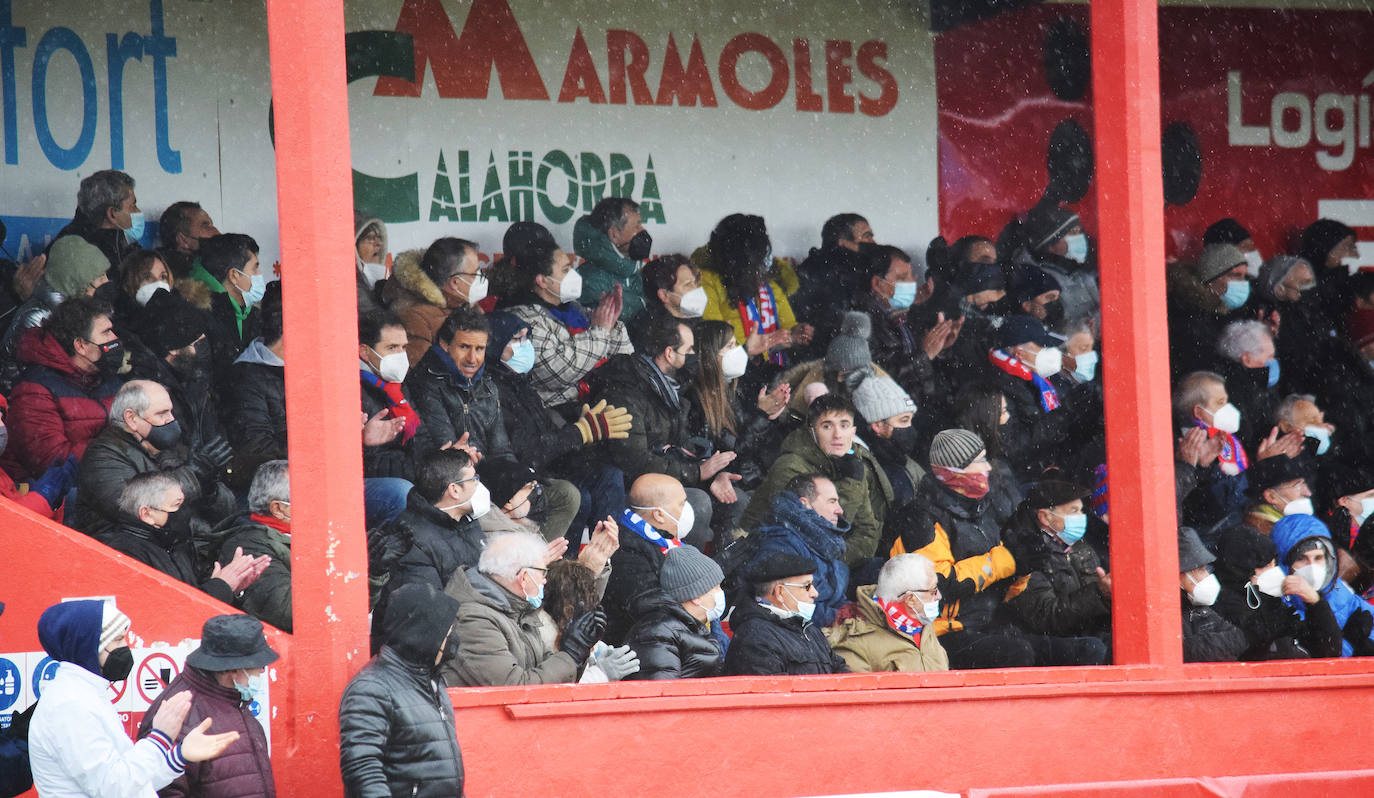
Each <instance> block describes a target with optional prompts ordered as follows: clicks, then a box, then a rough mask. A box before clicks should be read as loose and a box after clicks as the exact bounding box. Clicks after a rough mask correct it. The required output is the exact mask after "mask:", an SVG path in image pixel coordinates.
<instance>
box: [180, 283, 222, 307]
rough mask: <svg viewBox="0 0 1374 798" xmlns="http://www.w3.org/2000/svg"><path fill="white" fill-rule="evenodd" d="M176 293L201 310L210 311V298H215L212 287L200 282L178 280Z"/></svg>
mask: <svg viewBox="0 0 1374 798" xmlns="http://www.w3.org/2000/svg"><path fill="white" fill-rule="evenodd" d="M176 291H177V293H178V294H180V295H181V298H182V299H184V300H186V301H187V302H189V303H191V304H192V305H194V306H195V307H198V308H200V309H201V310H209V309H210V297H211V296H213V292H212V291H211V290H210V286H208V285H206V284H205V283H203V282H201V281H200V280H191V279H182V280H177V284H176Z"/></svg>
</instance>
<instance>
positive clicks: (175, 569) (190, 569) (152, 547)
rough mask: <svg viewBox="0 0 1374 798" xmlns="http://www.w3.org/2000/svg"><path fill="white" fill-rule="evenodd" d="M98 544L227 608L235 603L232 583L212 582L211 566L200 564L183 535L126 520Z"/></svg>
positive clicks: (193, 548)
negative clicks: (231, 587) (194, 589)
mask: <svg viewBox="0 0 1374 798" xmlns="http://www.w3.org/2000/svg"><path fill="white" fill-rule="evenodd" d="M96 540H99V541H100V542H101V543H104V544H105V545H106V546H109V547H110V548H112V549H114V550H115V551H118V552H120V553H122V554H127V555H129V556H130V557H133V558H134V559H135V560H138V561H139V562H141V563H143V564H144V565H148V566H151V567H153V568H156V569H157V570H159V571H161V572H163V573H164V574H167V575H168V576H172V577H175V578H177V579H179V580H181V581H182V582H185V583H186V584H188V585H191V586H192V587H198V588H200V589H201V590H204V591H205V592H206V593H209V594H210V595H211V596H213V597H214V598H217V599H219V600H220V601H223V602H224V603H225V604H232V603H233V601H234V592H233V591H232V590H230V589H229V583H228V582H225V581H224V580H223V579H219V578H215V579H211V578H210V566H209V565H208V564H203V563H201V562H200V560H199V558H198V557H197V556H196V550H195V547H194V546H192V545H191V539H190V538H189V537H188V536H187V535H185V534H183V533H178V532H173V531H169V530H166V529H155V528H153V527H150V526H148V525H147V524H145V523H143V522H142V521H139V520H138V519H136V518H129V517H127V516H126V517H122V518H120V521H119V523H118V524H116V525H114V526H112V527H110V528H109V529H108V530H106V531H105V532H103V533H101V534H100V535H98V536H96Z"/></svg>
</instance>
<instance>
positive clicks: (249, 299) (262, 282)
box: [239, 271, 267, 308]
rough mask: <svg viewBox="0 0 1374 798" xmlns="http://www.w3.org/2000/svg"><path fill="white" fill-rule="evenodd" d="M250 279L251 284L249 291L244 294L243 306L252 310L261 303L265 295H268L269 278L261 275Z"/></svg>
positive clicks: (240, 272)
mask: <svg viewBox="0 0 1374 798" xmlns="http://www.w3.org/2000/svg"><path fill="white" fill-rule="evenodd" d="M239 274H243V272H242V271H239ZM248 279H249V281H250V283H251V284H250V285H249V286H248V290H247V291H244V292H243V304H244V305H245V306H246V307H250V308H251V307H253V306H254V305H256V304H258V303H259V302H261V301H262V297H263V295H264V294H266V293H267V278H266V277H263V276H262V274H261V273H259V274H255V275H253V276H251V277H249V278H248Z"/></svg>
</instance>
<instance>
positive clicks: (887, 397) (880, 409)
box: [853, 376, 916, 422]
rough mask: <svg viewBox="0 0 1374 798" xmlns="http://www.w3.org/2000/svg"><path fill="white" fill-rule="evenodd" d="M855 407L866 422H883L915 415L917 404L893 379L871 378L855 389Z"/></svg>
mask: <svg viewBox="0 0 1374 798" xmlns="http://www.w3.org/2000/svg"><path fill="white" fill-rule="evenodd" d="M853 398H854V407H855V408H856V409H857V410H858V411H859V415H861V416H863V417H864V420H865V421H868V422H873V421H883V420H885V419H889V418H892V417H893V416H897V415H901V414H902V413H915V412H916V403H915V402H913V401H911V397H910V396H909V395H908V394H907V392H906V391H904V390H902V386H900V385H898V384H897V383H896V381H894V380H893V379H892V378H891V377H878V376H875V377H869V378H867V379H865V380H864V381H863V382H861V383H859V387H857V388H855V389H854V397H853Z"/></svg>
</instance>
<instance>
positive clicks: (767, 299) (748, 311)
mask: <svg viewBox="0 0 1374 798" xmlns="http://www.w3.org/2000/svg"><path fill="white" fill-rule="evenodd" d="M739 318H740V321H741V322H743V324H744V337H746V338H748V337H749V336H751V335H753V334H754V333H758V334H760V335H767V334H768V333H771V332H776V331H777V329H778V311H777V303H776V301H775V300H774V299H773V288H772V286H770V285H769V284H768V281H767V280H764V281H763V285H762V286H760V287H759V296H758V299H757V300H751V301H749V302H748V303H744V302H740V303H739ZM768 359H769V360H770V361H772V362H774V363H778V364H779V365H781V364H782V363H783V355H782V353H781V352H778V353H776V354H770V355H768Z"/></svg>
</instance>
